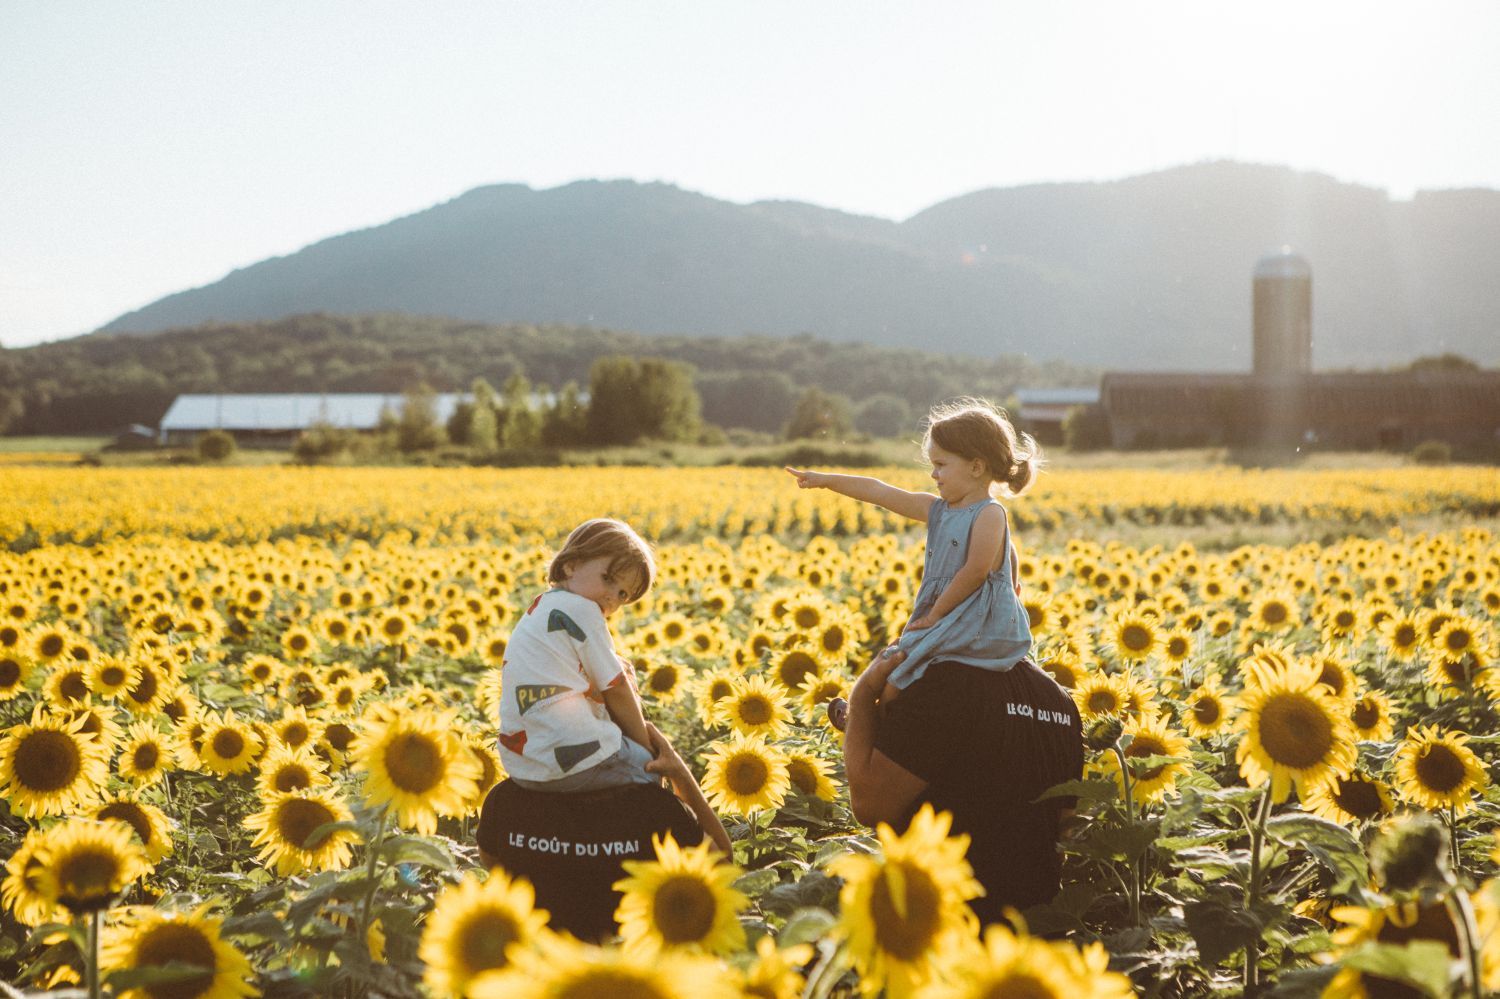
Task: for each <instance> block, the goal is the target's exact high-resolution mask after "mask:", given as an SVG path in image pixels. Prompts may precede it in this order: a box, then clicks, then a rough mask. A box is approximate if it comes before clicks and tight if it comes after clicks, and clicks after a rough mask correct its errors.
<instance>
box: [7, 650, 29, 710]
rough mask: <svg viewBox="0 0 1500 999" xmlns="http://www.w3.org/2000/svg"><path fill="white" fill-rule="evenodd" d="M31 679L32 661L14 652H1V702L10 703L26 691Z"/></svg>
mask: <svg viewBox="0 0 1500 999" xmlns="http://www.w3.org/2000/svg"><path fill="white" fill-rule="evenodd" d="M29 679H31V660H29V659H23V658H21V657H20V656H19V655H17V654H15V653H14V652H0V701H8V700H10V699H11V698H13V697H15V696H17V695H18V694H20V693H22V692H23V691H24V690H25V689H26V681H27V680H29Z"/></svg>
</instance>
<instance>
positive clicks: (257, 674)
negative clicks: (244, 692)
mask: <svg viewBox="0 0 1500 999" xmlns="http://www.w3.org/2000/svg"><path fill="white" fill-rule="evenodd" d="M283 672H285V667H283V666H282V665H281V663H280V662H279V661H278V660H276V659H273V658H271V657H270V656H248V657H246V659H245V661H244V662H242V663H240V675H242V676H243V677H244V678H245V679H246V680H247V681H248V682H249V686H250V689H251V690H253V691H256V692H257V693H259V692H260V691H262V690H268V689H271V688H274V687H275V686H276V684H277V683H278V682H280V680H281V676H282V673H283Z"/></svg>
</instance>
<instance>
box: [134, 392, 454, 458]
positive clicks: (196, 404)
mask: <svg viewBox="0 0 1500 999" xmlns="http://www.w3.org/2000/svg"><path fill="white" fill-rule="evenodd" d="M463 398H464V396H462V395H460V394H458V393H454V392H448V393H442V394H439V395H435V396H433V412H434V415H435V416H436V417H437V422H438V423H439V424H442V423H445V422H447V420H448V417H450V416H452V415H453V410H454V408H455V407H457V405H458V403H459V401H460V400H461V399H463ZM404 404H405V397H404V396H402V395H399V394H381V393H378V392H327V393H287V394H279V395H277V394H266V395H254V394H250V395H227V394H226V395H180V396H178V397H177V398H176V399H174V400H173V401H172V405H171V406H170V407H169V408H168V409H167V412H166V415H164V416H163V417H162V418H161V426H160V428H159V430H158V433H157V442H158V443H160V444H167V445H182V444H191V443H192V442H193V440H194V439H195V438H197V436H198V435H199V434H201V433H203V432H204V431H207V430H227V431H229V432H230V433H231V434H233V435H234V437H235V439H236V440H237V441H239V443H241V444H259V445H263V446H266V447H290V446H291V445H292V443H293V442H294V441H295V440H296V439H297V435H298V434H299V433H301V432H302V431H304V430H306V429H308V428H309V427H312V426H316V425H320V424H321V425H326V426H331V427H339V428H341V429H345V430H374V429H375V428H376V427H378V426H379V425H380V415H381V413H382V412H386V411H389V412H391V413H398V414H399V413H400V412H401V407H402V406H403V405H404Z"/></svg>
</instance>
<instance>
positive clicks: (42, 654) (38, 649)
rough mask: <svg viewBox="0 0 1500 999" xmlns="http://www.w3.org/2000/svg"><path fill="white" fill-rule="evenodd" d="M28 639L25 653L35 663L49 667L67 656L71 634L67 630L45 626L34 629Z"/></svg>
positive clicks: (71, 638)
mask: <svg viewBox="0 0 1500 999" xmlns="http://www.w3.org/2000/svg"><path fill="white" fill-rule="evenodd" d="M28 639H29V640H28V641H27V643H26V650H25V651H26V652H28V653H29V654H30V656H31V658H32V659H34V660H35V661H36V662H39V663H44V664H48V665H50V664H52V663H54V662H57V661H58V660H60V659H61V658H62V657H63V656H64V655H66V654H67V651H68V644H69V643H70V642H72V640H73V634H72V632H70V631H68V629H67V628H59V627H55V626H47V627H42V628H36V629H34V630H33V631H32V632H31V633H30V634H29V636H28Z"/></svg>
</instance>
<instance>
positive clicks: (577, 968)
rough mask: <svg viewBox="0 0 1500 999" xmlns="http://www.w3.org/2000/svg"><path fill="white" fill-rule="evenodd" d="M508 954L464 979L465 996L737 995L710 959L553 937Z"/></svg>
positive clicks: (618, 998) (681, 998)
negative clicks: (502, 962) (495, 966)
mask: <svg viewBox="0 0 1500 999" xmlns="http://www.w3.org/2000/svg"><path fill="white" fill-rule="evenodd" d="M510 953H511V955H512V957H513V961H514V963H513V964H512V965H511V966H509V967H507V968H504V969H502V970H499V971H488V972H484V973H483V974H480V975H478V976H476V977H475V978H474V979H473V980H472V981H470V983H469V985H468V988H467V990H466V991H467V994H468V996H469V999H740V995H739V992H738V990H737V989H736V988H735V979H734V976H733V974H732V973H731V972H730V971H729V969H728V968H727V967H726V966H725V965H724V964H723V963H722V962H720V961H717V960H715V959H714V958H711V957H705V956H699V955H696V954H680V953H675V952H672V953H665V954H658V955H657V956H655V957H647V956H644V955H642V954H639V953H636V952H632V951H627V950H626V949H625V948H623V947H594V946H591V945H589V944H583V943H579V942H578V941H576V940H573V939H571V938H568V937H562V936H556V935H549V936H547V937H544V938H543V939H542V940H541V941H539V943H538V946H537V947H535V948H527V949H521V948H513V949H512V950H511V952H510Z"/></svg>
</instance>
